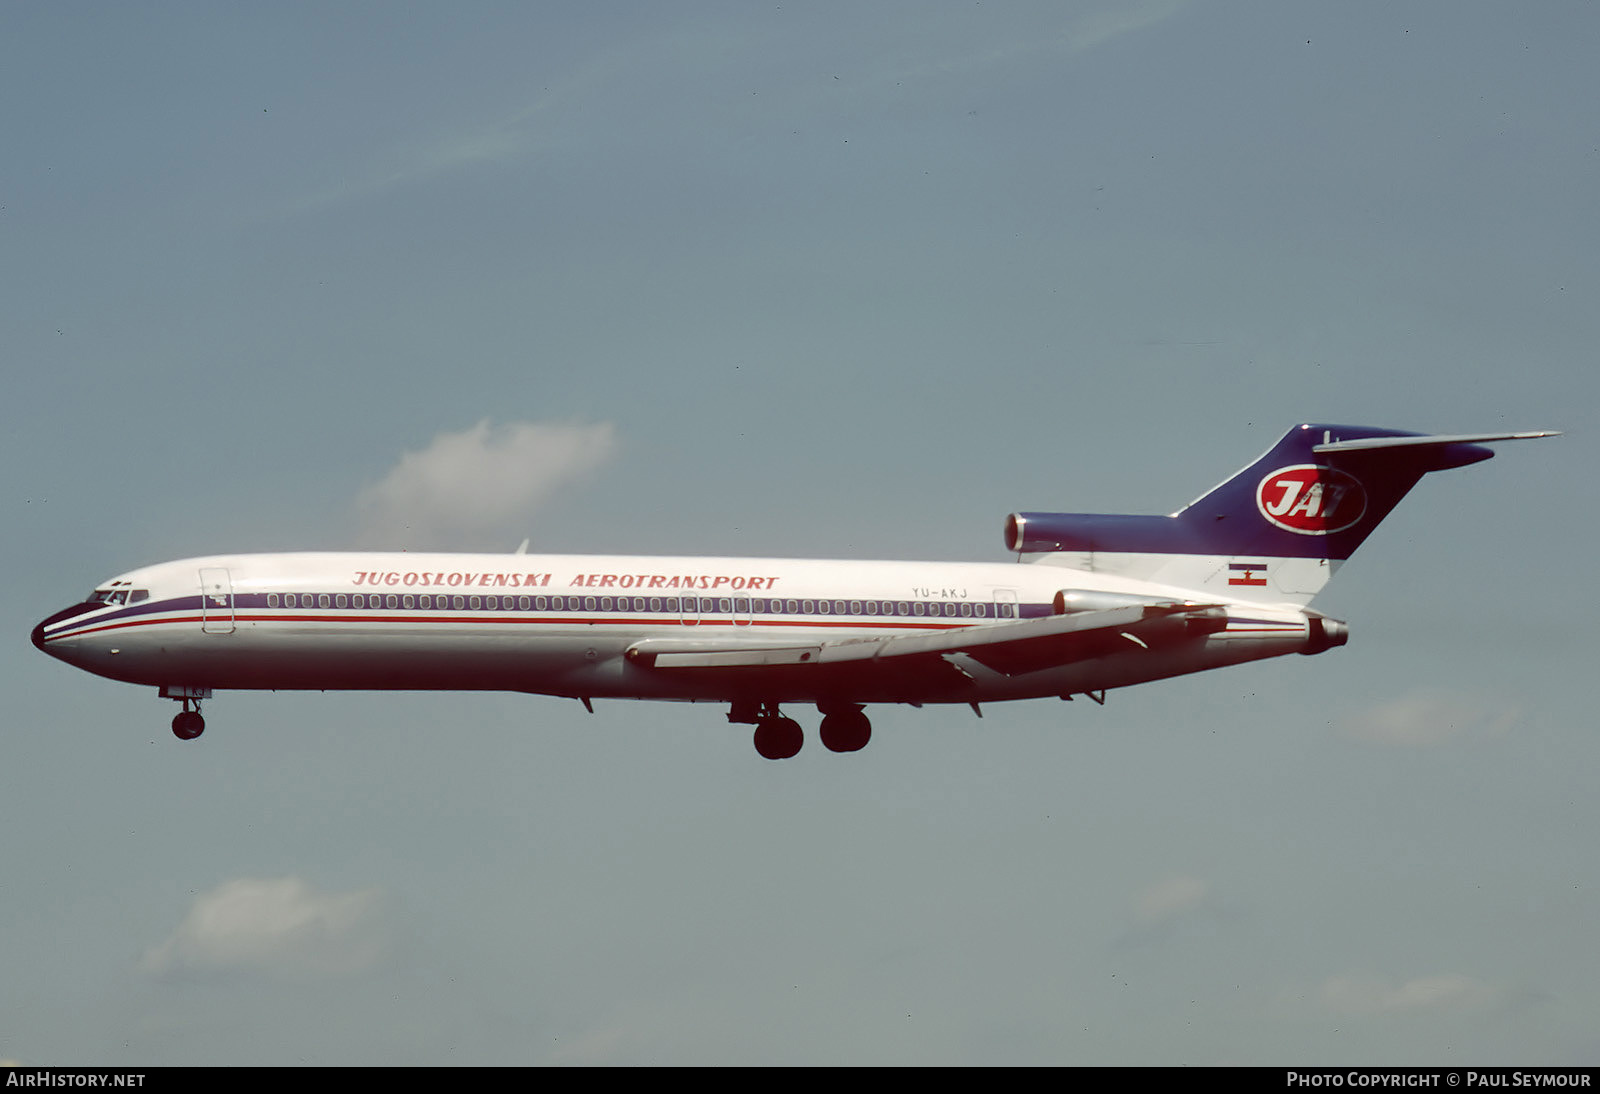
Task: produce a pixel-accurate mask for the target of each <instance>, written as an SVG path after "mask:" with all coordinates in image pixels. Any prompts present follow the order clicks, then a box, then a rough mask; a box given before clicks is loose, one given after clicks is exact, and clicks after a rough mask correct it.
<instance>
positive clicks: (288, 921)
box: [140, 877, 384, 979]
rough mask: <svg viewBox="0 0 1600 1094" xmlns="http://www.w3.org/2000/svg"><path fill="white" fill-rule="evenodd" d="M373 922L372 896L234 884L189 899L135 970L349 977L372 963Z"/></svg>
mask: <svg viewBox="0 0 1600 1094" xmlns="http://www.w3.org/2000/svg"><path fill="white" fill-rule="evenodd" d="M380 920H381V917H380V915H379V911H378V895H377V893H376V891H374V890H370V889H369V890H359V891H355V892H348V893H323V892H318V891H316V890H315V889H313V888H312V887H311V886H310V885H308V884H306V883H305V882H304V881H302V880H301V879H299V878H294V877H285V878H240V879H238V880H236V881H229V882H224V883H223V884H221V885H219V886H217V887H216V888H215V889H212V890H211V891H210V892H207V893H202V894H200V895H199V896H198V897H196V898H195V901H194V904H193V905H192V906H190V908H189V914H188V915H186V916H184V919H183V922H182V923H180V924H178V928H177V930H175V931H174V932H173V933H172V936H171V937H170V938H168V939H167V940H166V941H165V942H163V943H161V944H160V945H159V946H155V947H153V948H151V949H150V950H148V951H146V953H145V955H144V959H143V960H142V961H141V962H140V968H141V969H142V970H143V971H145V972H147V973H151V974H153V975H156V976H205V975H214V974H218V973H240V972H246V973H264V974H268V975H272V976H280V977H287V978H291V979H305V978H321V977H328V976H343V975H349V974H351V973H355V972H359V971H361V970H362V969H365V968H368V967H370V966H371V965H372V964H373V963H375V962H376V961H377V959H378V957H379V955H380V953H381V952H382V950H383V939H382V936H383V934H384V931H383V927H382V924H381V922H380Z"/></svg>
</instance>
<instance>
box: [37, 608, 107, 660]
mask: <svg viewBox="0 0 1600 1094" xmlns="http://www.w3.org/2000/svg"><path fill="white" fill-rule="evenodd" d="M103 607H105V605H104V604H101V603H100V602H99V601H97V600H88V601H85V602H83V603H82V604H74V605H72V607H70V608H63V609H61V610H60V611H59V612H56V613H55V614H54V615H52V616H48V617H46V618H44V619H41V620H39V622H38V625H37V626H35V627H34V628H33V633H32V634H31V635H29V637H30V638H32V639H33V644H34V645H35V646H37V647H39V648H40V649H41V650H43V651H44V652H45V653H49V652H50V647H49V646H48V645H46V644H45V643H46V641H47V639H46V638H45V636H44V629H45V628H46V627H48V626H50V625H52V624H54V623H59V622H61V621H62V620H63V619H71V618H72V617H73V616H75V615H82V614H83V613H84V612H92V611H94V610H95V609H96V608H103Z"/></svg>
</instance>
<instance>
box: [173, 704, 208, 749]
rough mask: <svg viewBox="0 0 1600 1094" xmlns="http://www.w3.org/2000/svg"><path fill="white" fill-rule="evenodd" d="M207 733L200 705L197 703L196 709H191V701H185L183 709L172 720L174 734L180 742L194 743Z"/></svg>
mask: <svg viewBox="0 0 1600 1094" xmlns="http://www.w3.org/2000/svg"><path fill="white" fill-rule="evenodd" d="M205 731H206V720H205V719H204V718H202V717H200V704H199V703H195V705H194V709H193V710H190V709H189V700H187V699H185V700H184V701H183V709H182V710H181V711H179V712H178V713H177V714H176V715H174V716H173V719H172V732H173V734H174V735H175V736H176V737H177V738H178V740H180V741H192V740H194V739H195V738H196V737H198V736H200V734H202V733H204V732H205Z"/></svg>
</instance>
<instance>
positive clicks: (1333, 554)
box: [1006, 425, 1556, 605]
mask: <svg viewBox="0 0 1600 1094" xmlns="http://www.w3.org/2000/svg"><path fill="white" fill-rule="evenodd" d="M1552 436H1556V434H1554V433H1549V432H1542V433H1472V434H1458V435H1448V436H1427V435H1423V434H1419V433H1404V432H1401V431H1398V430H1393V429H1375V428H1373V427H1371V426H1348V425H1298V426H1295V427H1294V428H1293V429H1291V430H1289V432H1288V433H1286V434H1284V436H1283V439H1282V440H1280V441H1279V442H1278V443H1277V444H1275V445H1273V446H1272V448H1270V449H1268V450H1267V452H1266V454H1265V455H1263V456H1262V457H1261V458H1260V459H1258V460H1256V461H1255V462H1254V463H1252V464H1251V465H1250V466H1249V467H1246V468H1245V469H1244V470H1243V471H1240V472H1239V473H1238V474H1237V475H1234V476H1233V477H1232V478H1231V479H1228V480H1227V481H1226V482H1224V483H1222V484H1221V485H1219V486H1217V487H1216V488H1215V489H1213V490H1212V491H1210V492H1209V493H1207V494H1205V495H1203V496H1202V497H1200V498H1197V499H1196V500H1195V501H1193V502H1191V503H1190V504H1189V505H1187V506H1185V507H1184V508H1183V509H1181V510H1179V511H1178V512H1176V513H1174V514H1172V515H1171V516H1166V517H1154V516H1112V515H1101V514H1089V513H1013V514H1012V515H1011V516H1010V517H1009V518H1007V520H1006V544H1007V546H1008V547H1010V548H1011V550H1013V551H1016V552H1018V553H1019V554H1022V555H1024V556H1032V558H1031V561H1036V562H1041V563H1047V564H1050V565H1056V566H1065V567H1069V568H1072V569H1077V570H1086V571H1094V572H1100V573H1114V574H1120V575H1122V576H1125V577H1130V578H1136V579H1138V580H1142V581H1155V582H1160V583H1162V584H1166V585H1173V586H1177V587H1179V588H1183V589H1196V590H1203V591H1205V592H1207V593H1209V594H1211V595H1215V596H1223V597H1227V598H1228V599H1234V600H1257V601H1270V602H1274V603H1280V602H1281V603H1291V604H1299V605H1304V604H1306V603H1307V602H1309V601H1310V600H1311V598H1312V597H1313V596H1315V595H1316V594H1317V593H1318V592H1319V591H1320V590H1321V589H1322V587H1323V586H1324V585H1326V584H1327V583H1328V579H1329V578H1331V577H1332V576H1333V573H1334V571H1335V570H1337V569H1338V567H1339V564H1340V563H1342V562H1343V561H1344V560H1345V559H1347V558H1349V557H1350V556H1351V555H1352V554H1353V553H1355V550H1356V548H1357V547H1359V546H1361V543H1362V541H1363V540H1365V539H1366V538H1367V535H1368V534H1369V533H1370V532H1371V531H1372V530H1373V529H1374V528H1376V527H1377V526H1378V522H1379V521H1381V520H1383V518H1384V517H1386V516H1388V515H1389V511H1390V510H1391V509H1393V508H1394V507H1395V505H1397V504H1398V503H1399V501H1400V499H1401V498H1403V497H1405V496H1406V491H1408V490H1410V489H1411V487H1412V486H1414V485H1416V482H1417V480H1418V479H1420V478H1422V476H1423V475H1425V474H1427V473H1428V472H1429V471H1443V470H1446V469H1447V468H1452V467H1465V466H1466V465H1467V464H1472V463H1477V462H1479V461H1480V460H1487V459H1489V458H1490V457H1491V456H1493V455H1494V452H1493V451H1491V450H1490V449H1487V448H1484V447H1482V444H1483V443H1484V442H1487V441H1509V440H1520V439H1523V438H1530V437H1552Z"/></svg>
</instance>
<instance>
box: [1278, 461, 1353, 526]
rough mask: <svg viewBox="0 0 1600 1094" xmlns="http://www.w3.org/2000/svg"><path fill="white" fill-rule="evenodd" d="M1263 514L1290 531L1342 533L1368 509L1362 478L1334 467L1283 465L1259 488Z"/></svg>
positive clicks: (1307, 464) (1309, 464)
mask: <svg viewBox="0 0 1600 1094" xmlns="http://www.w3.org/2000/svg"><path fill="white" fill-rule="evenodd" d="M1256 508H1257V509H1259V510H1261V515H1262V516H1264V517H1266V518H1267V520H1269V521H1271V522H1272V523H1273V524H1276V525H1277V526H1278V527H1279V528H1282V529H1284V530H1285V531H1289V532H1296V533H1298V534H1300V535H1302V536H1326V535H1330V534H1332V533H1334V532H1342V531H1344V530H1345V529H1346V528H1348V527H1350V526H1351V525H1352V524H1355V523H1356V522H1357V521H1359V520H1360V519H1361V517H1362V515H1363V514H1365V513H1366V511H1367V491H1366V488H1365V487H1364V486H1362V485H1361V480H1359V479H1357V478H1356V477H1355V476H1354V475H1350V474H1347V473H1345V472H1343V471H1340V470H1338V469H1337V468H1334V467H1319V466H1318V465H1316V464H1311V463H1303V464H1296V465H1295V466H1293V467H1280V468H1278V470H1276V471H1274V472H1273V473H1272V474H1270V475H1268V476H1267V477H1266V478H1264V479H1262V480H1261V485H1259V486H1257V487H1256Z"/></svg>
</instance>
